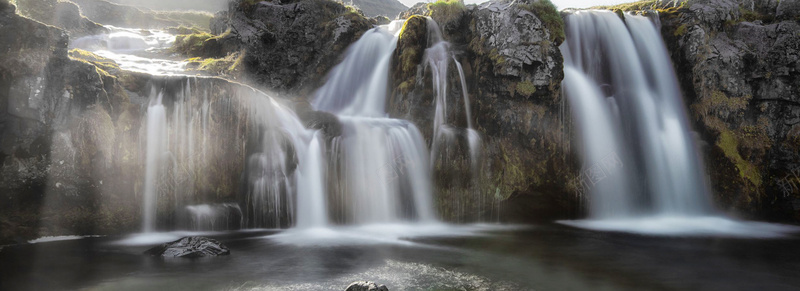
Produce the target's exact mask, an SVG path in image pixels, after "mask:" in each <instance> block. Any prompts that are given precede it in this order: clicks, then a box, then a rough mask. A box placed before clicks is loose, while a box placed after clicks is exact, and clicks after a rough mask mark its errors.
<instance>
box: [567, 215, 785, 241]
mask: <svg viewBox="0 0 800 291" xmlns="http://www.w3.org/2000/svg"><path fill="white" fill-rule="evenodd" d="M558 223H561V224H565V225H569V226H573V227H579V228H584V229H591V230H598V231H618V232H627V233H636V234H643V235H652V236H695V237H697V236H701V237H702V236H712V237H741V238H779V237H784V236H787V235H790V234H794V233H798V232H800V227H797V226H792V225H785V224H776V223H766V222H755V221H741V220H735V219H730V218H726V217H719V216H650V217H637V218H626V219H597V220H590V219H587V220H561V221H558Z"/></svg>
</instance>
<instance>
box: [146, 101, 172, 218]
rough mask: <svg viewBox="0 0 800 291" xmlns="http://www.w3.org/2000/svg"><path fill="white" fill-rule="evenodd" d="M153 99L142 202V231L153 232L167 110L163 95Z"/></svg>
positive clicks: (148, 129) (148, 117) (150, 108)
mask: <svg viewBox="0 0 800 291" xmlns="http://www.w3.org/2000/svg"><path fill="white" fill-rule="evenodd" d="M157 96H158V97H156V98H154V99H153V100H151V104H150V106H149V107H148V108H147V152H146V155H147V157H146V161H145V178H144V198H143V200H144V202H143V203H142V231H144V232H152V231H154V230H155V228H156V213H157V201H158V196H159V195H158V194H159V189H158V177H159V166H160V164H161V162H160V160H161V157H162V155H163V153H164V151H165V147H164V146H165V141H166V137H167V136H166V132H165V130H164V124H166V119H167V116H166V111H165V109H164V105H163V104H161V98H162V95H160V94H159V95H157Z"/></svg>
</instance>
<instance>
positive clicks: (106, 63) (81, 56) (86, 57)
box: [68, 49, 120, 76]
mask: <svg viewBox="0 0 800 291" xmlns="http://www.w3.org/2000/svg"><path fill="white" fill-rule="evenodd" d="M68 55H69V57H70V58H72V59H74V60H79V61H83V62H86V63H89V64H92V65H94V66H96V67H97V69H98V70H100V72H102V73H105V74H106V75H109V76H111V75H112V74H109V72H111V73H116V72H119V71H120V68H119V65H118V64H117V63H116V62H114V60H112V59H107V58H104V57H101V56H98V55H96V54H94V53H92V52H89V51H85V50H82V49H71V50H70V51H69V53H68Z"/></svg>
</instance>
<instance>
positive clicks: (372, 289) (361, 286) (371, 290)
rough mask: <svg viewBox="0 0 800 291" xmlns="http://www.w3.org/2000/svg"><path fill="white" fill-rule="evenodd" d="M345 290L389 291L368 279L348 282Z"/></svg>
mask: <svg viewBox="0 0 800 291" xmlns="http://www.w3.org/2000/svg"><path fill="white" fill-rule="evenodd" d="M345 291H389V288H386V285H378V284H376V283H373V282H369V281H358V282H353V283H350V285H349V286H347V289H345Z"/></svg>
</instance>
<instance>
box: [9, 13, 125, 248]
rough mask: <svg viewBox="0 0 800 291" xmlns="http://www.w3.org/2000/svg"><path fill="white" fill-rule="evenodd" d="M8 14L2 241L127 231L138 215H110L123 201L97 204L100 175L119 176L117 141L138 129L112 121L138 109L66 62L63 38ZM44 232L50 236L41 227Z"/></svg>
mask: <svg viewBox="0 0 800 291" xmlns="http://www.w3.org/2000/svg"><path fill="white" fill-rule="evenodd" d="M0 8H2V9H0V10H2V11H0V14H2V15H0V39H2V41H0V43H2V44H1V45H0V46H2V49H0V51H2V53H0V140H2V143H0V172H2V178H0V193H3V195H2V196H0V213H2V215H0V223H2V233H0V240H8V239H11V238H13V237H23V238H24V237H26V236H30V235H34V234H36V233H40V234H48V233H64V232H67V233H84V232H86V231H85V229H82V228H84V227H93V226H97V228H98V229H103V231H106V232H114V231H122V230H124V229H125V227H124V225H126V223H127V222H126V221H125V220H126V219H129V218H130V217H131V216H130V215H129V214H130V211H127V212H118V213H116V215H115V216H111V215H107V214H108V213H107V212H104V211H107V210H108V209H109V208H111V207H120V206H121V205H124V204H121V203H124V201H126V200H125V199H119V200H116V198H122V196H118V195H119V193H114V192H112V191H109V192H107V193H106V194H105V195H106V196H105V199H109V200H108V201H117V203H112V204H107V207H108V208H107V207H104V208H98V207H96V206H97V205H98V204H97V203H93V200H94V201H97V199H100V198H99V196H98V195H99V188H101V187H102V186H100V185H103V179H102V178H100V177H106V176H103V175H101V174H105V173H109V172H111V170H112V169H111V164H112V163H111V161H112V160H113V159H115V158H116V157H115V156H114V145H115V141H116V140H117V137H120V138H121V137H122V136H124V135H126V133H127V132H129V131H130V130H135V128H136V125H137V124H128V123H126V122H125V119H124V118H118V119H115V120H112V119H111V117H110V116H122V115H125V114H131V112H132V111H136V108H132V107H130V106H129V105H130V103H129V101H128V95H127V94H126V93H125V92H124V91H123V90H122V89H121V85H120V83H119V82H118V81H117V79H116V78H114V77H112V76H111V75H109V74H108V73H107V72H105V71H103V70H101V69H98V68H97V67H95V66H94V65H91V64H89V63H86V62H83V61H79V60H74V59H71V58H69V57H68V55H67V42H68V38H67V35H66V33H65V32H64V31H62V30H60V29H58V28H55V27H52V26H47V25H44V24H42V23H39V22H36V21H34V20H31V19H28V18H24V17H21V16H18V15H16V14H15V13H14V6H11V5H8V4H7V2H5V1H3V2H1V3H0ZM134 114H135V113H134ZM118 174H121V173H118ZM105 182H106V184H105V185H109V184H112V183H114V179H106V180H105ZM45 205H48V206H50V208H48V207H45ZM86 218H91V219H86ZM110 220H115V221H113V222H112V221H110ZM44 224H47V225H48V227H49V228H50V229H44V230H41V229H36V228H37V226H42V225H44ZM115 228H118V229H115ZM57 229H69V231H59V230H57Z"/></svg>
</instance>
